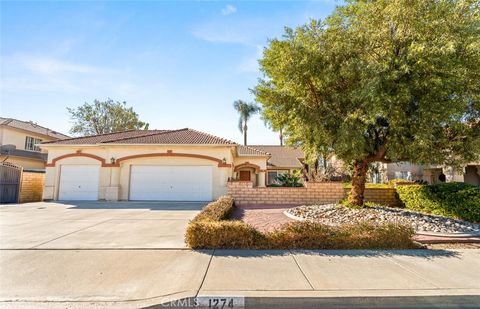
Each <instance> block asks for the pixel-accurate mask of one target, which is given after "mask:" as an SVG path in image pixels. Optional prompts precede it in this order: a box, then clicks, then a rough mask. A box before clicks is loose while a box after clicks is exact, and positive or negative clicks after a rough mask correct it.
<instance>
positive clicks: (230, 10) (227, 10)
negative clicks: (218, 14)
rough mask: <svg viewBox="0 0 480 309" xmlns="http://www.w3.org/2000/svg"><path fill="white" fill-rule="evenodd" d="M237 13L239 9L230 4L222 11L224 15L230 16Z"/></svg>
mask: <svg viewBox="0 0 480 309" xmlns="http://www.w3.org/2000/svg"><path fill="white" fill-rule="evenodd" d="M236 11H237V8H236V7H235V6H233V5H231V4H228V5H227V6H226V7H224V8H223V9H222V15H230V14H233V13H235V12H236Z"/></svg>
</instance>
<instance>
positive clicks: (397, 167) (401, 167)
mask: <svg viewBox="0 0 480 309" xmlns="http://www.w3.org/2000/svg"><path fill="white" fill-rule="evenodd" d="M396 172H410V173H411V175H412V180H421V179H423V166H422V165H418V164H411V163H410V162H399V163H388V164H386V173H387V180H391V179H395V178H397V177H396V176H395V173H396Z"/></svg>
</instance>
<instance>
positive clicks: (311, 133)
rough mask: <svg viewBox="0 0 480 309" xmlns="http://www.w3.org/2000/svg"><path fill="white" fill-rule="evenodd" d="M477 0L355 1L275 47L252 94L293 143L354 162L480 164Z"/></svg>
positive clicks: (362, 169)
mask: <svg viewBox="0 0 480 309" xmlns="http://www.w3.org/2000/svg"><path fill="white" fill-rule="evenodd" d="M479 6H480V5H479V2H478V1H473V0H465V1H462V0H458V1H455V0H438V1H432V0H376V1H367V0H365V1H348V2H347V4H346V5H344V6H341V7H337V8H336V9H335V11H334V12H333V14H332V15H330V16H329V17H328V18H326V20H324V21H311V23H310V24H308V25H304V26H302V27H299V28H297V29H295V30H292V29H288V28H287V29H286V31H285V34H284V36H283V38H281V39H274V40H271V41H270V43H269V46H268V47H267V48H266V49H265V50H264V56H263V59H261V60H260V65H261V69H262V71H263V73H264V77H263V78H262V79H260V81H259V83H258V85H257V86H256V88H255V89H254V93H255V95H256V100H257V101H258V102H260V103H262V105H263V109H264V115H263V116H264V118H266V119H267V120H269V121H270V122H272V123H273V125H274V126H277V125H279V124H282V125H283V127H284V130H285V132H286V135H287V136H288V138H289V140H290V141H296V142H299V143H301V144H302V145H303V147H304V148H305V149H306V150H307V151H310V152H321V153H325V152H331V153H335V154H336V155H337V156H338V157H339V158H340V159H342V160H344V161H345V162H348V163H352V164H353V172H352V173H353V175H352V182H353V186H352V190H351V192H350V195H349V201H350V202H351V203H353V204H355V205H363V193H364V189H365V181H366V175H367V169H368V165H369V164H370V163H373V162H386V163H389V162H398V161H407V160H408V161H411V162H414V163H436V164H455V163H460V162H464V161H469V160H475V159H478V157H479V149H480V144H479V135H480V132H479V131H480V103H479V99H480V9H479Z"/></svg>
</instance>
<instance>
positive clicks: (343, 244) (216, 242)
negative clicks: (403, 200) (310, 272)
mask: <svg viewBox="0 0 480 309" xmlns="http://www.w3.org/2000/svg"><path fill="white" fill-rule="evenodd" d="M233 208H234V206H233V200H232V199H231V198H220V199H219V200H218V201H216V202H212V203H210V204H209V205H207V207H205V208H204V209H203V211H202V212H201V213H200V214H198V215H197V216H196V217H195V218H194V219H193V220H192V221H191V222H190V224H189V225H188V228H187V232H186V234H185V242H186V243H187V245H188V246H190V247H191V248H195V249H215V248H219V249H220V248H223V249H225V248H232V249H408V248H416V247H417V246H416V245H415V243H414V242H413V241H412V236H413V233H414V232H413V229H412V228H411V227H406V226H402V225H396V224H372V223H360V224H352V225H342V226H338V227H332V226H328V225H324V224H320V223H314V222H308V221H303V222H300V221H296V222H292V223H289V224H286V225H284V226H283V227H282V228H280V229H278V230H275V231H272V232H267V233H262V232H260V231H258V230H257V229H255V228H254V227H252V226H250V225H248V224H246V223H244V222H242V221H229V220H226V219H227V218H228V215H229V214H230V213H231V212H232V210H233Z"/></svg>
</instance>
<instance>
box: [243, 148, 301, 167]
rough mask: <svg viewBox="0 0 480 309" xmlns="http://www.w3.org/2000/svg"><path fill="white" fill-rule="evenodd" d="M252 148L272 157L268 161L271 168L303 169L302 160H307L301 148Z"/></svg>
mask: <svg viewBox="0 0 480 309" xmlns="http://www.w3.org/2000/svg"><path fill="white" fill-rule="evenodd" d="M250 147H251V148H255V149H258V150H261V151H264V152H268V153H269V154H270V155H271V157H270V159H269V160H268V166H269V167H279V168H281V167H283V168H302V167H303V165H302V163H301V162H300V160H301V159H304V158H305V154H304V153H303V151H302V149H301V148H298V147H291V146H275V145H251V146H250Z"/></svg>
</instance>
